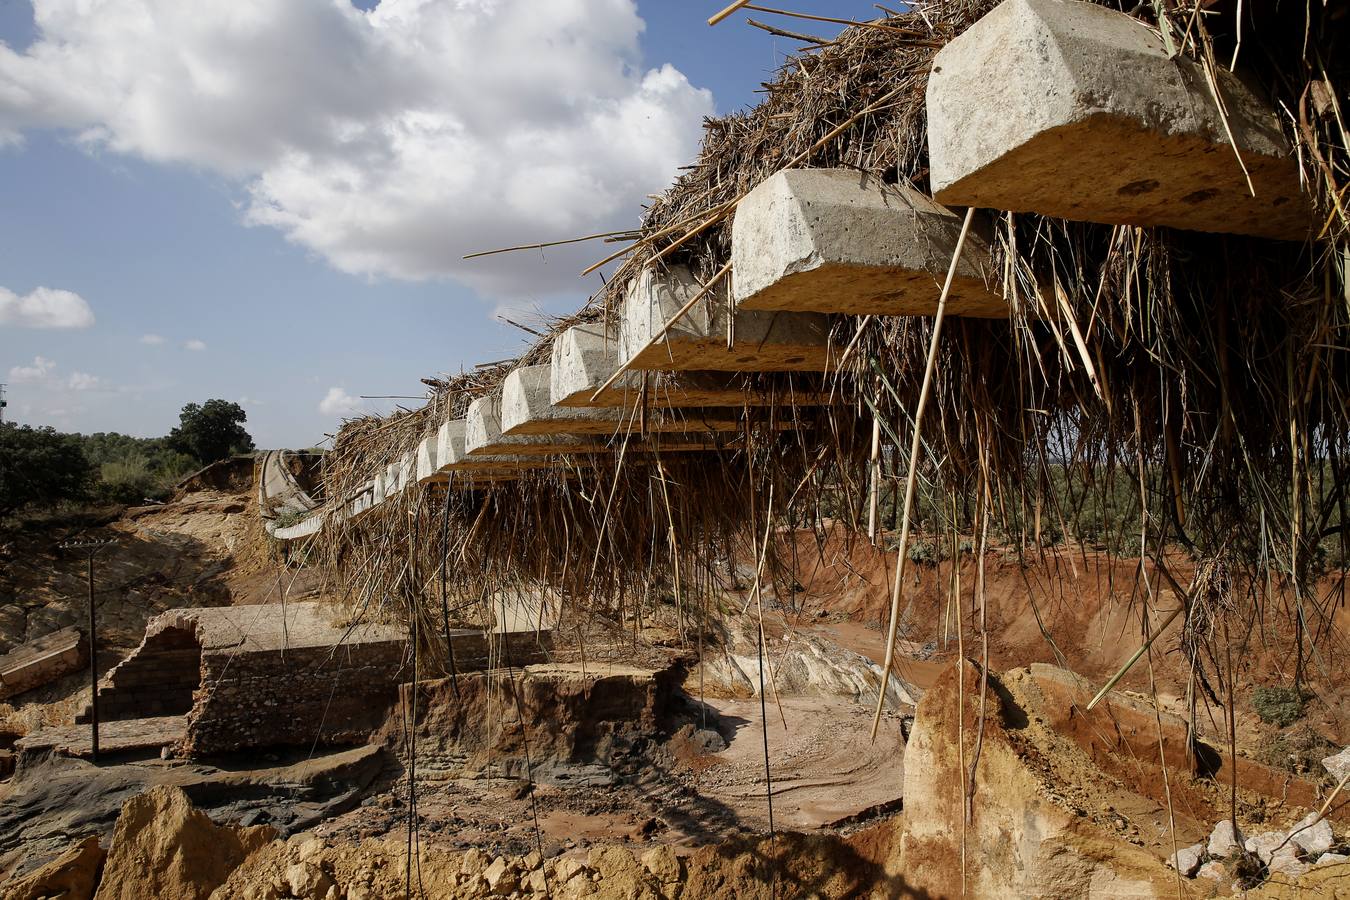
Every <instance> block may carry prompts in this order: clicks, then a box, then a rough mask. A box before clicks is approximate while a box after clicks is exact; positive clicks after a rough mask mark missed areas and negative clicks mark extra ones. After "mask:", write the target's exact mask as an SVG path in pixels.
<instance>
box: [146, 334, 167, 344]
mask: <svg viewBox="0 0 1350 900" xmlns="http://www.w3.org/2000/svg"><path fill="white" fill-rule="evenodd" d="M141 343H142V344H148V345H149V346H151V347H158V346H159V345H160V344H162V343H164V338H163V337H161V336H160V335H157V334H143V335H141Z"/></svg>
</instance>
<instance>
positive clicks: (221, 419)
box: [165, 400, 253, 465]
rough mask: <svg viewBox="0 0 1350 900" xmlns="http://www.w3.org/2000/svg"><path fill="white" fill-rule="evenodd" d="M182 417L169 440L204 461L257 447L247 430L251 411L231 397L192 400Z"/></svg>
mask: <svg viewBox="0 0 1350 900" xmlns="http://www.w3.org/2000/svg"><path fill="white" fill-rule="evenodd" d="M178 418H179V422H178V427H177V428H175V429H174V430H173V431H171V432H169V436H168V437H167V438H166V439H165V443H166V444H167V445H168V446H169V447H170V448H172V449H174V450H177V451H179V452H180V453H186V454H187V455H189V456H191V457H193V458H195V459H196V460H197V461H198V462H200V463H202V464H203V465H208V464H210V463H213V462H216V461H217V460H221V459H224V458H225V457H227V456H231V455H233V454H236V453H248V452H249V451H251V450H252V449H253V438H252V437H250V436H249V433H248V432H247V431H245V430H244V422H245V421H247V419H248V415H247V414H246V413H245V412H244V410H243V407H241V406H240V405H239V404H238V403H230V402H229V401H228V400H207V401H206V402H205V403H203V404H201V405H200V406H199V405H198V404H196V403H189V404H188V405H187V406H184V407H183V411H182V413H180V414H179V417H178Z"/></svg>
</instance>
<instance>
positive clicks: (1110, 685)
mask: <svg viewBox="0 0 1350 900" xmlns="http://www.w3.org/2000/svg"><path fill="white" fill-rule="evenodd" d="M1185 608H1186V604H1184V603H1183V604H1182V605H1181V606H1178V607H1177V608H1176V609H1174V610H1172V613H1171V615H1169V616H1168V617H1167V618H1166V619H1164V620H1163V623H1162V624H1161V625H1159V626H1158V630H1157V631H1155V632H1153V635H1152V636H1151V637H1150V638H1149V639H1148V640H1146V641H1144V643H1143V645H1142V646H1141V647H1140V648H1139V649H1138V650H1136V651H1134V655H1133V656H1131V657H1130V658H1129V659H1128V660H1127V661H1126V662H1125V665H1123V666H1121V667H1120V671H1119V672H1117V673H1116V674H1114V675H1112V676H1111V680H1110V681H1108V682H1106V684H1104V685H1103V686H1102V689H1101V690H1100V691H1098V692H1097V696H1095V697H1093V698H1092V699H1091V700H1089V701H1088V705H1087V707H1086V710H1087V711H1088V712H1092V707H1094V706H1096V705H1097V704H1098V703H1101V702H1102V698H1103V697H1105V696H1106V695H1107V694H1109V693H1110V692H1111V689H1112V688H1113V687H1115V686H1116V682H1118V681H1120V679H1122V678H1124V677H1125V673H1126V672H1128V671H1130V669H1131V668H1132V667H1133V666H1134V664H1135V663H1137V662H1139V658H1140V657H1141V656H1143V655H1144V654H1145V653H1147V652H1148V648H1149V647H1152V646H1153V642H1154V641H1155V640H1156V639H1157V637H1158V635H1160V634H1162V633H1163V632H1164V631H1166V630H1167V626H1168V625H1171V624H1172V620H1173V619H1175V618H1176V617H1177V616H1179V615H1181V613H1182V610H1184V609H1185Z"/></svg>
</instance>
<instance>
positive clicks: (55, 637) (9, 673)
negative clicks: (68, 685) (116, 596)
mask: <svg viewBox="0 0 1350 900" xmlns="http://www.w3.org/2000/svg"><path fill="white" fill-rule="evenodd" d="M88 659H89V643H88V642H87V641H86V640H85V639H84V632H82V631H80V629H78V628H73V627H72V628H62V629H61V630H60V631H53V632H52V633H51V634H46V635H43V636H42V637H40V638H38V639H37V640H33V641H29V642H28V643H26V644H22V645H20V646H18V647H15V648H14V649H13V650H11V651H10V652H9V653H6V654H5V655H4V656H0V700H8V699H9V698H10V697H14V696H17V695H18V694H22V693H23V692H24V691H31V690H32V689H33V688H35V687H41V686H42V685H44V684H47V683H48V682H51V681H55V680H56V679H58V678H60V677H61V676H63V675H69V674H70V673H71V672H74V671H75V670H77V669H79V668H80V667H81V666H83V665H84V664H85V662H86V661H87V660H88Z"/></svg>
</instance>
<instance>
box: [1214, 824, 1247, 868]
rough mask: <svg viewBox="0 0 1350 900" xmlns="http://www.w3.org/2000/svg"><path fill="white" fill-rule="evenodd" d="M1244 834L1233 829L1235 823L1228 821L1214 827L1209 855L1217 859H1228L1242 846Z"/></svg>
mask: <svg viewBox="0 0 1350 900" xmlns="http://www.w3.org/2000/svg"><path fill="white" fill-rule="evenodd" d="M1241 840H1242V833H1241V832H1240V831H1235V830H1234V829H1233V823H1232V822H1230V821H1229V820H1227V819H1224V820H1223V821H1222V822H1220V823H1219V824H1217V825H1215V826H1214V831H1213V832H1212V833H1211V834H1210V836H1209V846H1208V850H1209V855H1210V856H1212V857H1214V858H1215V859H1227V858H1228V857H1230V856H1232V855H1233V853H1234V852H1235V851H1236V850H1237V849H1238V848H1239V847H1240V846H1241V845H1240V843H1239V842H1240V841H1241Z"/></svg>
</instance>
